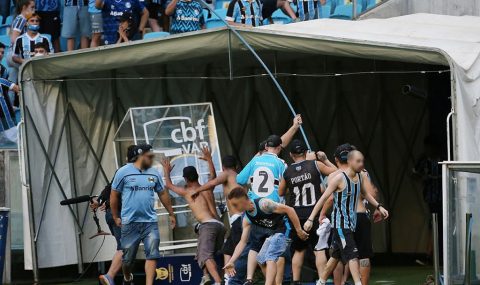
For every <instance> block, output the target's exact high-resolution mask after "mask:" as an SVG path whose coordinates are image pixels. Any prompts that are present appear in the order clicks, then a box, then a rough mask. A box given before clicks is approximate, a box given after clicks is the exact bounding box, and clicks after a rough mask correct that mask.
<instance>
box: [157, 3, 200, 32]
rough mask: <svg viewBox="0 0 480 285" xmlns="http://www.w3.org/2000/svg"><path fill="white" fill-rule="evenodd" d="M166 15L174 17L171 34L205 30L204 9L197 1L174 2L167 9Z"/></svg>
mask: <svg viewBox="0 0 480 285" xmlns="http://www.w3.org/2000/svg"><path fill="white" fill-rule="evenodd" d="M165 15H167V16H171V17H172V22H171V24H170V33H171V34H179V33H186V32H193V31H198V30H201V29H205V18H204V16H203V7H202V5H201V4H200V3H199V2H197V1H195V0H172V1H171V2H170V3H169V4H168V6H167V9H165Z"/></svg>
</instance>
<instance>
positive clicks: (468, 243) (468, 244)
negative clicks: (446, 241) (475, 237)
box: [465, 213, 472, 285]
mask: <svg viewBox="0 0 480 285" xmlns="http://www.w3.org/2000/svg"><path fill="white" fill-rule="evenodd" d="M465 218H466V227H465V228H466V230H465V285H471V284H472V281H471V278H470V266H471V259H472V258H471V255H472V232H471V227H472V213H466V214H465Z"/></svg>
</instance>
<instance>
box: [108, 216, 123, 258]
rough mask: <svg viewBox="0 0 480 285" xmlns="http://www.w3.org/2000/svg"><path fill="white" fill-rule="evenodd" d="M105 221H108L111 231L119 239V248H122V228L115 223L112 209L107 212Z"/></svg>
mask: <svg viewBox="0 0 480 285" xmlns="http://www.w3.org/2000/svg"><path fill="white" fill-rule="evenodd" d="M105 222H107V225H108V228H109V229H110V233H111V234H112V235H113V236H114V237H115V240H116V241H117V250H121V249H122V246H121V243H120V239H121V237H122V228H120V227H117V225H116V224H115V220H114V219H113V216H112V212H111V211H110V209H108V210H107V211H106V212H105Z"/></svg>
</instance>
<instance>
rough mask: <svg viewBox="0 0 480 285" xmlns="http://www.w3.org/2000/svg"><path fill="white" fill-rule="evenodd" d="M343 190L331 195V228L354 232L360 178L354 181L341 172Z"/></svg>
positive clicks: (360, 184)
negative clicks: (343, 184)
mask: <svg viewBox="0 0 480 285" xmlns="http://www.w3.org/2000/svg"><path fill="white" fill-rule="evenodd" d="M340 175H343V178H344V183H345V188H343V190H342V191H339V192H335V193H333V212H332V220H333V227H334V228H336V229H350V230H351V231H355V227H356V225H357V202H358V198H359V196H360V192H361V186H362V178H361V176H360V174H358V180H357V181H354V180H352V179H350V177H348V175H347V174H345V172H342V173H341V174H340Z"/></svg>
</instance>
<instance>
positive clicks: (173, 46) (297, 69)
mask: <svg viewBox="0 0 480 285" xmlns="http://www.w3.org/2000/svg"><path fill="white" fill-rule="evenodd" d="M238 30H239V31H240V33H241V35H242V36H243V37H244V38H245V39H246V40H247V41H248V43H249V44H250V45H251V46H252V47H253V48H254V49H255V50H256V51H257V52H259V54H260V55H261V56H262V58H264V60H265V61H266V62H267V65H268V66H270V67H272V69H274V70H275V73H276V72H277V67H279V73H278V75H279V76H280V75H281V73H280V72H281V71H285V72H287V73H288V74H289V75H290V76H296V75H298V74H300V73H302V72H303V71H305V70H304V68H303V66H302V64H299V63H302V60H305V59H308V58H309V57H312V56H317V57H320V56H322V57H323V58H324V59H325V60H324V61H325V62H327V61H328V60H327V59H328V57H333V58H340V57H343V58H349V59H350V60H349V61H351V62H352V65H353V64H354V63H355V64H356V65H357V66H359V67H358V68H357V69H358V70H359V71H361V72H364V73H368V72H373V71H375V69H374V67H372V66H369V65H368V64H366V65H365V66H363V65H361V63H365V62H366V61H365V62H362V61H361V60H364V59H368V60H378V61H395V62H401V63H408V64H411V65H412V66H414V65H415V66H422V68H423V67H425V68H428V66H448V67H447V68H446V69H450V71H451V88H452V90H451V94H452V105H453V106H454V111H455V114H454V116H453V125H452V126H453V130H454V132H453V134H452V137H453V139H454V144H453V146H454V148H453V151H452V154H453V158H454V159H456V160H470V161H471V160H480V119H479V117H478V115H479V111H480V110H479V106H478V104H477V100H478V98H479V97H480V80H479V70H480V60H479V54H480V18H477V17H451V16H438V15H428V14H417V15H409V16H403V17H398V18H391V19H382V20H364V21H356V22H351V21H343V20H332V19H323V20H316V21H310V22H303V23H296V24H289V25H272V26H265V27H262V28H254V29H248V28H239V29H238ZM357 60H358V62H356V61H357ZM332 66H333V67H332ZM290 67H291V69H289V68H290ZM323 67H325V68H324V69H322V68H323ZM282 68H283V69H282ZM375 68H376V67H375ZM318 69H319V70H315V69H313V71H314V72H315V73H318V74H321V73H325V72H327V73H328V72H330V75H332V74H331V73H333V75H332V76H334V74H335V73H337V72H338V70H337V67H336V66H335V64H333V65H328V64H327V63H325V65H323V66H322V67H320V65H319V67H318ZM309 71H311V70H309ZM249 77H256V79H255V80H257V79H258V81H245V80H247V79H246V78H249ZM399 77H400V76H399ZM146 79H149V80H146ZM204 79H208V80H204ZM262 80H263V81H262ZM392 80H393V79H392ZM398 80H400V79H398ZM412 80H415V79H414V78H413V79H412ZM20 81H21V85H22V90H23V94H22V104H23V114H22V115H23V118H24V121H25V128H24V131H23V133H24V135H25V136H24V137H25V140H24V142H23V147H24V152H25V155H26V157H27V159H28V161H29V163H28V164H27V165H26V170H27V178H28V179H27V180H28V184H29V186H30V189H31V198H32V204H33V205H32V206H33V209H31V210H32V211H33V216H34V217H35V225H34V227H32V228H33V231H34V232H33V234H34V236H36V241H35V245H36V248H37V255H38V266H39V267H53V266H61V265H66V264H75V263H77V262H78V260H80V259H82V260H83V262H89V261H90V260H91V258H92V257H93V255H94V254H95V252H96V249H97V248H98V246H99V241H98V240H88V238H86V237H85V235H82V234H81V235H79V236H80V238H78V239H77V237H78V235H77V234H76V232H79V230H78V229H76V226H75V224H77V227H79V228H81V229H82V230H83V232H89V231H90V232H91V231H93V230H94V229H93V226H92V225H89V224H88V223H86V224H83V223H82V220H81V218H82V217H84V216H86V215H87V214H86V212H85V211H86V209H83V208H82V209H80V208H78V209H72V210H69V209H68V208H60V207H58V206H57V205H58V201H59V200H61V199H63V197H64V196H63V194H62V192H63V193H65V196H67V197H72V196H76V195H82V194H89V193H90V192H91V191H93V190H94V189H98V188H100V187H103V184H104V183H105V180H106V179H107V177H102V176H109V175H112V174H113V172H114V167H115V162H114V159H113V150H112V147H111V140H112V138H113V134H114V132H115V128H116V127H117V126H118V124H116V123H115V122H114V121H115V119H118V118H119V117H120V118H121V117H123V115H124V112H125V111H126V109H128V108H129V107H132V106H146V105H152V104H155V105H162V104H168V103H194V102H203V101H210V100H215V102H214V110H215V111H216V112H217V111H220V109H221V108H228V106H229V105H228V104H234V105H235V104H238V105H235V106H234V107H239V109H240V107H241V108H243V107H244V106H243V105H244V104H246V105H248V104H250V102H251V101H249V99H248V98H245V99H243V95H242V96H238V94H240V93H243V94H246V95H245V97H248V96H247V94H250V93H251V94H252V96H253V97H252V96H250V97H252V98H258V100H260V101H262V100H266V99H262V98H264V95H265V96H266V95H267V93H269V92H270V93H271V94H274V95H271V96H274V98H277V97H276V96H278V95H277V94H275V91H274V90H273V89H271V86H270V85H268V83H267V79H266V78H265V76H264V71H262V70H261V69H260V68H259V65H258V63H256V62H255V61H254V60H253V59H252V57H251V56H250V55H249V52H248V51H246V48H245V47H244V46H243V45H242V44H241V42H240V41H239V40H238V39H236V38H235V36H234V35H233V34H232V33H231V32H230V31H229V30H228V29H217V30H207V31H202V32H197V33H191V34H188V35H178V36H171V37H168V38H164V39H155V40H148V41H142V42H135V43H128V44H123V45H116V46H109V47H100V48H96V49H89V50H82V51H77V52H72V53H68V54H58V55H55V56H51V57H48V58H39V59H33V60H31V61H29V62H27V63H26V64H25V65H24V66H23V67H22V69H21V72H20ZM375 81H378V80H377V79H376V78H372V82H375ZM288 82H289V81H288V79H286V80H285V84H284V85H283V86H284V88H285V89H288V90H286V91H287V93H291V94H294V93H295V92H296V91H295V90H294V89H293V87H292V88H290V87H289V85H288ZM372 84H373V83H372ZM372 86H373V85H372ZM298 88H300V87H298ZM322 88H323V87H322ZM325 88H326V87H325ZM338 88H340V87H338ZM345 88H348V87H345ZM320 89H321V88H320ZM239 90H241V91H242V92H240V91H239ZM259 90H262V92H263V93H261V95H260V93H256V92H260V91H259ZM233 94H235V96H234V97H231V95H233ZM220 95H221V96H220ZM291 96H293V95H291ZM298 96H299V97H298V102H297V103H298V104H301V101H302V100H301V99H302V97H301V94H300V95H298ZM269 98H270V97H269ZM291 99H293V100H295V98H291ZM229 100H233V101H232V102H229ZM275 100H276V101H277V102H281V101H280V99H275ZM312 100H317V99H316V97H312ZM405 100H407V99H404V101H405ZM402 102H403V101H397V104H398V105H401V104H402ZM278 105H279V106H278V108H270V107H267V108H270V109H268V111H269V116H270V117H272V118H263V119H264V121H263V122H259V119H258V117H255V118H256V119H255V120H254V121H253V122H251V121H250V120H249V117H248V116H249V114H250V113H249V112H250V109H251V108H253V109H255V108H260V109H261V108H262V106H261V104H260V106H257V107H255V106H254V107H251V106H250V107H248V108H247V107H245V108H246V109H245V110H243V111H242V112H241V113H238V114H237V113H235V112H234V111H235V110H231V113H230V114H229V115H228V116H224V118H223V119H221V120H222V122H220V123H219V127H220V128H222V127H223V130H220V131H219V139H220V145H221V148H223V150H222V153H224V154H226V153H229V152H230V153H236V154H237V155H238V156H239V157H240V158H241V160H242V161H245V160H246V159H247V158H248V157H249V156H250V154H251V153H252V151H253V150H252V148H251V146H253V143H252V141H257V142H258V141H260V139H259V138H260V137H263V136H264V135H265V133H262V134H260V133H259V131H258V130H259V129H268V130H269V131H276V132H279V131H281V130H284V129H285V128H286V127H287V125H288V123H289V120H290V119H287V120H284V119H285V117H288V116H287V115H286V108H285V107H284V106H283V102H282V104H278ZM280 105H282V106H280ZM219 106H220V107H219ZM406 108H408V107H406ZM277 109H278V110H277ZM412 109H414V108H413V107H412ZM255 110H256V109H255ZM261 110H262V109H261ZM261 110H260V111H261ZM257 111H258V110H257ZM252 112H254V111H252ZM412 112H413V111H412ZM258 113H260V115H256V116H261V115H262V114H261V113H264V112H257V113H255V114H258ZM263 116H265V114H263ZM412 116H413V115H412ZM216 117H218V116H216ZM244 117H246V118H244ZM276 118H278V120H277V121H278V122H273V123H270V124H269V122H270V121H269V119H272V120H275V119H276ZM409 118H410V117H409V116H407V118H402V119H405V120H407V119H409ZM260 119H261V118H260ZM410 123H411V125H414V123H412V122H410ZM229 125H234V126H238V130H237V129H235V130H233V131H232V130H231V129H230V130H228V128H227V126H229ZM422 125H423V124H422ZM242 126H243V127H242ZM315 127H316V126H315ZM360 127H361V126H360ZM311 128H312V129H311V130H310V132H309V133H310V134H312V133H313V127H311ZM232 132H233V133H232ZM307 132H308V131H307ZM372 136H373V134H372ZM226 137H228V139H226ZM72 138H73V139H72ZM79 138H80V139H79ZM237 138H238V139H237ZM342 138H344V137H342V136H338V137H336V141H335V142H334V143H336V142H337V140H339V139H342ZM236 140H240V142H238V143H239V145H241V146H242V147H240V146H239V145H238V144H237V145H236V143H235V142H236ZM244 140H248V142H245V141H244ZM86 142H88V143H86ZM334 143H332V144H334ZM318 145H322V144H321V143H320V142H319V143H318ZM413 145H415V144H413ZM245 146H248V147H249V148H246V147H245ZM322 147H323V145H322ZM374 155H375V154H374ZM99 165H101V168H102V169H103V170H104V171H103V173H105V175H103V174H98V166H99ZM51 169H54V171H53V172H52V171H51ZM52 173H54V174H55V175H53V178H52ZM80 178H81V179H80ZM50 180H52V181H50ZM50 188H52V189H51V190H50ZM95 191H98V190H95ZM47 193H49V196H48V198H45V197H46V195H47ZM43 209H47V210H46V211H43ZM43 212H44V216H43V220H42V221H39V216H40V215H42V213H43ZM72 214H73V215H75V216H76V217H80V218H78V219H77V221H78V223H77V222H76V221H75V219H73V220H74V221H73V222H72ZM83 222H84V221H83ZM39 224H42V226H41V232H40V233H38V232H37V231H38V228H39ZM80 232H82V231H80ZM76 240H77V244H76V243H75V241H76ZM79 245H81V247H80V249H79ZM59 249H61V250H59ZM112 250H113V245H106V246H104V248H102V250H101V251H100V254H99V255H98V258H97V260H108V259H109V258H111V252H112ZM26 260H28V258H27V259H26ZM31 265H32V264H28V263H26V267H27V268H28V267H30V268H31Z"/></svg>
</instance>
